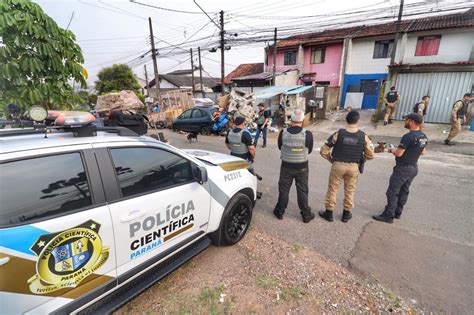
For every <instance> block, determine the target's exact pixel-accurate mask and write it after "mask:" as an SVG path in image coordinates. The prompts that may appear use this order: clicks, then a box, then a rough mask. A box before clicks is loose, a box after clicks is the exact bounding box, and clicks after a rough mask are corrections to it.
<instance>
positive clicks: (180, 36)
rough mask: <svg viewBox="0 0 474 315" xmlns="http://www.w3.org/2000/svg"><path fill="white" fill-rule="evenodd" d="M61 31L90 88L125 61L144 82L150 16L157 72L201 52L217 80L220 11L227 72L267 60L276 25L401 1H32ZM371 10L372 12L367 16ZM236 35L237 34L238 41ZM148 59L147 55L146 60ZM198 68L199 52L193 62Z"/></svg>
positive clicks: (412, 3)
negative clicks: (76, 50)
mask: <svg viewBox="0 0 474 315" xmlns="http://www.w3.org/2000/svg"><path fill="white" fill-rule="evenodd" d="M34 1H35V2H37V3H38V4H39V5H40V6H41V7H42V8H43V10H44V11H45V12H46V13H47V14H48V15H49V16H50V17H52V18H53V19H54V20H55V21H56V23H58V25H59V26H60V27H63V28H67V27H68V25H69V29H70V30H71V31H73V32H74V33H75V34H76V36H77V42H78V44H79V45H80V46H81V47H82V50H83V53H84V58H85V67H86V69H87V70H88V72H89V80H88V81H89V83H93V81H94V80H96V74H97V72H98V71H99V70H100V69H101V68H103V67H107V66H110V65H112V64H114V63H126V64H128V65H130V66H131V67H132V68H133V70H134V71H135V73H136V74H137V75H138V76H139V77H141V78H143V77H144V74H143V65H145V64H146V65H147V69H148V73H149V76H151V74H152V71H153V70H152V62H151V57H150V40H149V38H150V37H149V27H148V17H151V18H152V21H153V31H154V37H155V42H156V45H157V47H158V51H159V64H158V65H159V71H160V73H167V72H170V71H173V70H180V69H187V68H188V69H189V68H190V67H191V65H190V53H189V49H190V48H193V50H194V51H195V52H196V51H197V47H198V46H200V47H201V49H202V64H203V67H204V69H206V70H207V71H208V72H209V73H211V74H212V75H213V76H216V77H220V52H219V51H217V52H214V53H212V52H209V49H211V48H213V47H218V41H219V30H218V29H217V26H216V25H214V23H213V22H212V21H211V20H210V18H211V19H213V20H214V21H215V22H216V23H219V22H218V21H219V19H218V12H219V11H220V10H223V11H224V21H225V29H226V31H227V35H226V38H227V40H228V44H227V45H228V46H230V47H231V49H230V50H228V51H226V54H225V58H226V61H225V63H226V65H225V71H226V74H227V73H229V72H230V71H232V70H233V69H234V68H235V67H236V66H238V65H239V64H241V63H251V62H263V58H264V57H263V56H264V53H263V47H265V45H266V43H267V42H268V41H269V40H271V38H272V37H273V29H274V28H275V27H276V28H278V30H279V34H280V35H281V36H289V35H291V34H299V33H304V32H309V31H311V30H316V29H323V28H333V27H340V26H343V25H344V24H345V23H348V22H353V23H364V22H365V23H367V22H368V21H369V22H370V20H371V19H374V18H378V20H377V21H382V19H380V18H383V19H394V18H396V16H397V14H398V5H399V0H358V1H354V0H298V1H293V0H262V1H255V0H238V1H237V0H232V1H229V0H196V2H197V3H198V4H199V5H200V6H201V7H202V8H203V9H204V10H205V11H206V12H207V13H208V14H209V17H210V18H209V17H207V16H206V15H205V14H203V13H202V11H201V10H200V9H199V7H198V6H197V5H196V4H195V3H194V2H193V0H134V1H133V2H132V1H129V0H61V1H58V0H34ZM466 3H467V1H466V0H448V1H446V0H444V1H441V0H439V1H436V0H428V1H421V0H405V4H406V11H405V12H406V15H407V18H408V17H410V18H411V17H413V16H415V15H416V14H419V13H422V12H423V13H426V12H430V11H431V12H433V14H436V12H437V10H440V9H444V10H446V9H452V8H456V7H458V6H465V5H466ZM368 11H371V12H368ZM235 34H237V36H235ZM142 56H143V57H142ZM194 60H195V62H196V63H197V53H196V54H195V56H194Z"/></svg>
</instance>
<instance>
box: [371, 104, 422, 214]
mask: <svg viewBox="0 0 474 315" xmlns="http://www.w3.org/2000/svg"><path fill="white" fill-rule="evenodd" d="M404 119H405V128H407V129H409V130H410V132H408V133H406V134H405V135H403V137H402V139H401V140H400V144H399V145H398V148H396V149H389V151H388V152H389V153H392V154H393V155H395V161H396V165H395V167H394V168H393V173H392V176H390V184H389V186H388V189H387V193H386V195H387V205H386V206H385V210H384V211H383V213H382V214H380V215H374V216H373V217H372V218H373V219H374V220H376V221H381V222H386V223H393V218H395V219H400V216H401V215H402V212H403V207H404V206H405V204H406V202H407V200H408V193H409V188H410V185H411V183H412V181H413V179H414V178H415V176H416V175H417V174H418V165H417V163H418V158H419V157H420V155H423V154H425V152H426V145H427V143H428V138H427V137H426V135H425V134H424V133H423V132H422V131H421V130H420V125H421V123H422V122H423V118H422V117H421V116H420V115H419V114H415V113H411V114H408V115H407V116H405V117H404Z"/></svg>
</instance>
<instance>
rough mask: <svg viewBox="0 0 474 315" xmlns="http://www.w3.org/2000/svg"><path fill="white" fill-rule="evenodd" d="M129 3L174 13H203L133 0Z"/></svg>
mask: <svg viewBox="0 0 474 315" xmlns="http://www.w3.org/2000/svg"><path fill="white" fill-rule="evenodd" d="M130 2H131V3H134V4H138V5H142V6H145V7H150V8H154V9H158V10H163V11H170V12H176V13H186V14H203V13H202V12H198V11H183V10H176V9H170V8H164V7H159V6H156V5H151V4H146V3H141V2H138V1H135V0H130Z"/></svg>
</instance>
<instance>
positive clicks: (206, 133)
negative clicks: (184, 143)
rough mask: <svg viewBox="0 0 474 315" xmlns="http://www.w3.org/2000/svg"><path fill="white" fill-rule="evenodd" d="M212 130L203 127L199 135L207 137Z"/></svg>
mask: <svg viewBox="0 0 474 315" xmlns="http://www.w3.org/2000/svg"><path fill="white" fill-rule="evenodd" d="M211 132H212V130H211V127H209V126H204V127H202V128H201V134H202V135H203V136H209V135H210V134H211Z"/></svg>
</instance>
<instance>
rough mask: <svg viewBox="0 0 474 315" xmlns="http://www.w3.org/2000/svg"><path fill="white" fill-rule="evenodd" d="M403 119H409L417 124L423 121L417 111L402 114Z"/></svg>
mask: <svg viewBox="0 0 474 315" xmlns="http://www.w3.org/2000/svg"><path fill="white" fill-rule="evenodd" d="M403 119H411V120H413V121H414V122H416V123H418V124H421V123H422V122H423V117H421V115H420V114H417V113H411V114H408V115H405V116H403Z"/></svg>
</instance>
